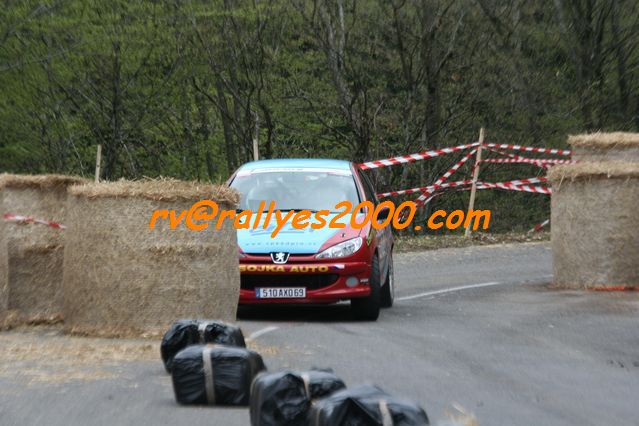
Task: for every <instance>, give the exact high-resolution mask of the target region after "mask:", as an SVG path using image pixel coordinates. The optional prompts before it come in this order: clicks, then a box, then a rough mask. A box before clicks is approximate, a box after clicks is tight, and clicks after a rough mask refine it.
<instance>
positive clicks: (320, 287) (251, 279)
mask: <svg viewBox="0 0 639 426" xmlns="http://www.w3.org/2000/svg"><path fill="white" fill-rule="evenodd" d="M228 184H229V185H230V186H231V187H232V188H235V189H236V190H238V191H239V192H240V194H241V200H240V206H239V209H238V211H251V212H254V213H255V216H256V219H255V222H258V221H260V220H261V221H262V222H259V224H258V226H251V227H250V228H251V229H238V231H237V237H238V245H239V256H240V273H241V290H240V304H258V303H295V304H299V303H316V304H320V303H335V302H338V301H341V300H350V303H351V308H352V312H353V314H354V316H355V317H356V318H357V319H362V320H376V319H377V317H378V316H379V310H380V307H390V306H392V304H393V297H394V279H393V255H392V254H393V235H392V232H391V229H390V226H386V227H384V228H382V229H380V230H376V229H374V228H373V227H372V226H371V224H370V223H368V224H366V226H364V227H363V228H362V229H354V228H353V227H352V226H351V225H350V220H351V214H350V213H349V214H346V215H343V216H341V217H340V215H339V212H340V211H342V210H343V209H339V211H337V210H336V205H337V204H338V203H339V202H342V201H349V202H350V203H351V204H352V205H353V207H355V206H357V205H358V204H359V203H360V202H362V201H365V200H368V201H370V202H372V203H373V205H374V206H377V204H378V200H377V198H376V196H375V191H374V189H373V185H372V184H371V182H370V180H369V179H368V177H366V176H365V175H364V174H363V173H362V171H361V170H360V169H359V168H358V167H357V166H356V165H355V164H353V163H351V162H348V161H340V160H313V159H282V160H264V161H255V162H251V163H247V164H245V165H243V166H242V167H240V168H239V169H238V170H237V171H236V172H235V173H234V174H233V176H231V178H230V179H229V181H228ZM271 202H274V205H275V209H277V210H279V211H280V212H281V213H282V214H286V213H287V212H289V211H291V210H292V211H295V212H299V211H301V210H309V211H310V212H311V213H312V214H317V212H319V211H321V210H328V211H329V213H328V214H326V215H325V216H324V217H323V219H324V220H325V221H326V225H325V226H321V227H320V226H316V227H312V226H306V227H305V228H303V229H297V228H295V227H293V226H292V223H291V222H292V221H290V220H289V221H288V222H287V223H286V225H284V226H283V227H282V228H281V230H280V231H279V233H277V235H276V236H275V237H273V236H272V233H273V230H274V229H275V227H276V226H277V225H276V221H275V220H271V221H270V222H269V224H268V226H267V227H266V229H264V226H263V223H264V221H265V220H266V216H267V214H265V213H264V212H265V209H264V206H269V205H270V203H271ZM259 212H263V214H261V215H259V216H258V213H259ZM360 213H361V214H362V215H361V216H358V217H363V213H364V212H360ZM388 214H389V210H388V209H385V208H384V209H381V210H380V212H379V214H378V217H377V220H379V221H382V220H384V219H385V218H386V217H387V215H388ZM314 219H316V217H315V216H312V217H311V220H310V221H309V222H310V224H313V223H316V224H319V223H321V222H320V220H319V219H318V220H314ZM332 220H334V221H335V223H343V224H344V225H345V227H343V228H331V227H329V226H328V224H329V223H330V222H331V221H332ZM251 221H252V222H253V219H251Z"/></svg>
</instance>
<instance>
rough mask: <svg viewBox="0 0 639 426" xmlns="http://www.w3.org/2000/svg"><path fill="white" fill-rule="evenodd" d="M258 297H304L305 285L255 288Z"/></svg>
mask: <svg viewBox="0 0 639 426" xmlns="http://www.w3.org/2000/svg"><path fill="white" fill-rule="evenodd" d="M255 297H256V298H258V299H301V298H304V297H306V288H305V287H267V288H256V289H255Z"/></svg>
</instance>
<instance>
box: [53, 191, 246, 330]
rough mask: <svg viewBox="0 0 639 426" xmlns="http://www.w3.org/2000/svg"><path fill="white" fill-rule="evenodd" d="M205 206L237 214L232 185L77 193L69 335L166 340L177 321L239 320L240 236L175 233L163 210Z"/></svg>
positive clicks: (67, 262) (67, 274)
mask: <svg viewBox="0 0 639 426" xmlns="http://www.w3.org/2000/svg"><path fill="white" fill-rule="evenodd" d="M202 199H208V200H213V201H215V202H216V203H217V204H218V205H219V208H220V210H222V209H234V208H235V207H236V205H237V202H238V200H239V195H238V194H237V192H235V191H234V190H231V189H229V188H227V187H223V186H219V185H211V184H203V183H197V182H180V181H175V180H166V179H161V180H145V181H136V182H128V181H119V182H110V183H100V184H87V185H81V186H74V187H71V188H70V189H69V198H68V208H69V220H68V223H69V225H68V229H67V246H66V248H65V257H64V316H65V328H66V329H67V331H70V332H75V333H85V334H98V335H118V336H119V335H137V334H141V333H149V334H154V335H155V334H157V335H161V334H162V332H164V331H165V330H166V329H167V327H169V326H170V325H171V323H172V322H173V321H175V320H176V319H177V318H189V317H191V318H216V319H221V320H227V321H228V320H234V319H235V315H236V310H237V302H238V298H239V288H240V280H239V278H240V277H239V268H238V255H237V236H236V231H235V229H234V228H233V224H232V223H230V222H228V221H226V222H225V223H224V226H223V227H222V228H221V229H220V230H217V229H215V228H214V227H211V228H208V229H206V230H204V231H192V230H190V229H188V228H186V227H185V226H184V224H183V223H182V224H181V225H179V226H177V227H176V228H175V229H170V228H169V224H168V221H165V220H158V221H157V223H156V226H155V229H153V230H150V229H149V221H150V218H151V215H152V213H153V211H155V210H156V209H168V210H171V209H173V210H175V211H176V212H178V213H179V212H181V211H182V210H188V209H189V208H190V207H191V206H192V205H193V203H194V202H197V201H200V200H202Z"/></svg>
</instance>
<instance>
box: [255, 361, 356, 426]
mask: <svg viewBox="0 0 639 426" xmlns="http://www.w3.org/2000/svg"><path fill="white" fill-rule="evenodd" d="M345 387H346V385H345V384H344V382H343V381H342V380H341V379H340V378H338V377H337V376H336V375H335V374H334V373H333V372H332V371H322V370H311V371H304V372H297V371H279V372H276V373H265V374H260V375H259V376H258V377H256V378H255V380H254V381H253V386H252V389H251V425H252V426H305V425H307V424H308V412H309V409H310V408H311V402H312V401H314V400H316V399H319V398H324V397H327V396H328V395H330V394H332V393H333V392H335V391H338V390H340V389H344V388H345Z"/></svg>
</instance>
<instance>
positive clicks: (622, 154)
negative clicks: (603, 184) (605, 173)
mask: <svg viewBox="0 0 639 426" xmlns="http://www.w3.org/2000/svg"><path fill="white" fill-rule="evenodd" d="M568 143H569V144H570V145H571V146H572V148H573V153H572V158H573V160H578V161H632V162H639V133H626V132H613V133H601V132H598V133H589V134H583V135H573V136H569V137H568Z"/></svg>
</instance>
